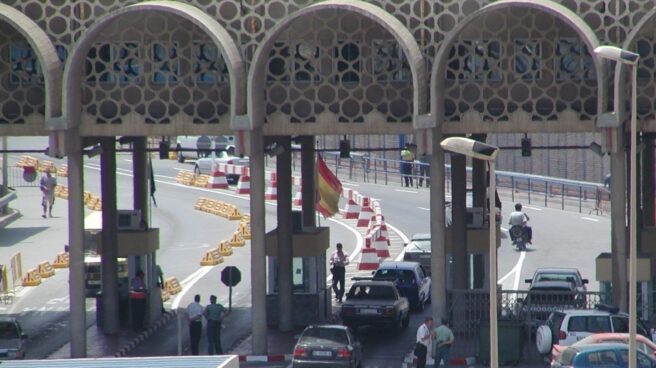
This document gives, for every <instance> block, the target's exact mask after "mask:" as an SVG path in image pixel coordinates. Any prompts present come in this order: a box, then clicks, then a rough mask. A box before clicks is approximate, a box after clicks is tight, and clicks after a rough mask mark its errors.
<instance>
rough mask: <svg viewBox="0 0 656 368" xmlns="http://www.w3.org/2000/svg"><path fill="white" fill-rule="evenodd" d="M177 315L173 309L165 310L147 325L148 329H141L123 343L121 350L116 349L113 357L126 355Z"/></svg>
mask: <svg viewBox="0 0 656 368" xmlns="http://www.w3.org/2000/svg"><path fill="white" fill-rule="evenodd" d="M177 315H178V313H177V312H176V311H174V310H170V311H168V312H166V313H165V314H163V315H162V316H161V317H160V318H159V319H158V320H157V321H155V323H153V324H152V325H151V326H150V327H148V329H146V330H145V331H142V332H141V333H139V335H138V336H137V337H135V338H134V339H132V341H130V342H128V343H127V344H125V345H124V346H123V347H122V348H121V350H119V351H117V352H116V354H114V357H116V358H121V357H124V356H126V355H128V354H129V353H130V352H131V351H132V350H133V349H134V348H136V347H137V346H139V344H141V343H142V342H144V340H146V339H147V338H149V337H150V336H152V334H154V333H155V332H157V331H158V330H159V329H160V328H162V326H164V325H165V324H167V323H169V321H171V320H172V319H173V318H174V317H176V316H177Z"/></svg>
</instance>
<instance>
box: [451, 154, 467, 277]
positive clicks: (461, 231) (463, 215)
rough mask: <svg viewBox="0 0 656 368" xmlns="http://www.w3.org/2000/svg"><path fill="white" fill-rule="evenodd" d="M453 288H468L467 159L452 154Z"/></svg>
mask: <svg viewBox="0 0 656 368" xmlns="http://www.w3.org/2000/svg"><path fill="white" fill-rule="evenodd" d="M451 183H452V187H451V211H452V214H453V221H452V223H451V234H452V235H453V237H452V239H453V287H454V288H455V289H466V288H467V263H468V262H467V158H466V157H465V156H464V155H460V154H454V153H452V154H451Z"/></svg>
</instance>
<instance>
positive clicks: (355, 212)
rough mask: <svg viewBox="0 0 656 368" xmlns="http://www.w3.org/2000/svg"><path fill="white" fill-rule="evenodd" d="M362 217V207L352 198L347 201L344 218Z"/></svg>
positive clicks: (343, 213)
mask: <svg viewBox="0 0 656 368" xmlns="http://www.w3.org/2000/svg"><path fill="white" fill-rule="evenodd" d="M359 215H360V207H359V206H358V204H357V203H355V201H354V200H353V199H351V198H349V199H347V200H346V203H345V204H344V210H343V212H342V217H344V218H345V219H357V218H358V216H359Z"/></svg>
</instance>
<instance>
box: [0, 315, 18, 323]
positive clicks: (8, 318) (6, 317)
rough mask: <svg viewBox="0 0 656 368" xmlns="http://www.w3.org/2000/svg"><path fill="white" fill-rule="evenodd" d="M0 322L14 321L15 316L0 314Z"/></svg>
mask: <svg viewBox="0 0 656 368" xmlns="http://www.w3.org/2000/svg"><path fill="white" fill-rule="evenodd" d="M0 322H16V317H9V316H0Z"/></svg>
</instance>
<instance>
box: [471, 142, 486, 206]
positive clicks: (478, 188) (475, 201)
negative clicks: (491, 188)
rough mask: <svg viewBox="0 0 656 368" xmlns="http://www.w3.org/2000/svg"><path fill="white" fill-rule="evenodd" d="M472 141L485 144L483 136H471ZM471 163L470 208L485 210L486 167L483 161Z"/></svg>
mask: <svg viewBox="0 0 656 368" xmlns="http://www.w3.org/2000/svg"><path fill="white" fill-rule="evenodd" d="M471 138H472V139H475V140H477V141H479V142H485V139H486V135H485V134H475V135H472V137H471ZM471 161H472V206H473V207H480V208H487V204H486V193H487V165H486V163H485V161H483V160H471Z"/></svg>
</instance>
